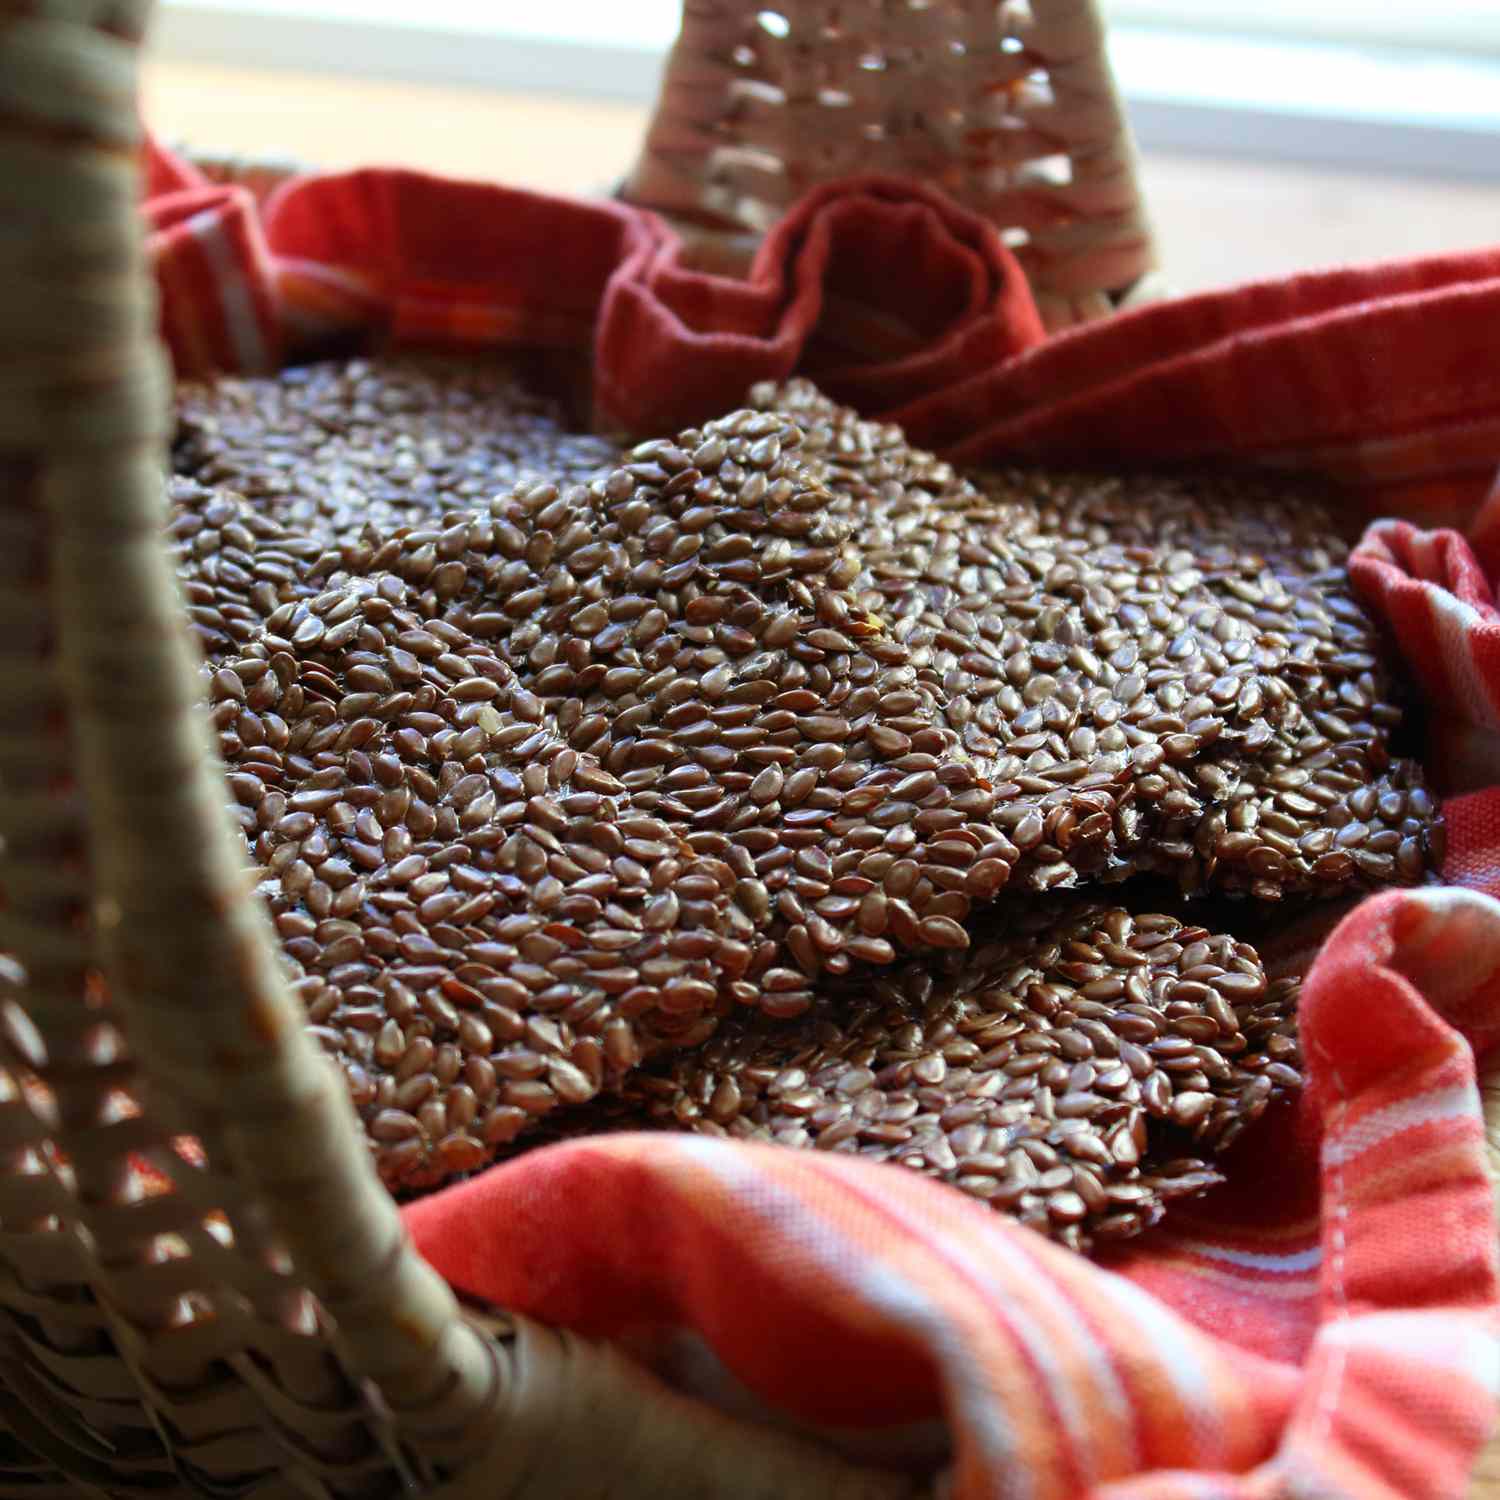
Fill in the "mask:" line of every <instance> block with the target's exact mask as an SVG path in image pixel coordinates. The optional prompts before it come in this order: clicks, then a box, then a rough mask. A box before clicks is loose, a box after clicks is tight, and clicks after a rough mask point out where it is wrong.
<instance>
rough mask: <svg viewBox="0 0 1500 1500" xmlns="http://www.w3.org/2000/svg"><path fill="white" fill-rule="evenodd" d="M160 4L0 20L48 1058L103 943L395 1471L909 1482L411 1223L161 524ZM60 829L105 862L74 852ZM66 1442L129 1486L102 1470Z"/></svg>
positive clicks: (886, 1498) (4, 681)
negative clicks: (149, 194) (718, 1406)
mask: <svg viewBox="0 0 1500 1500" xmlns="http://www.w3.org/2000/svg"><path fill="white" fill-rule="evenodd" d="M149 10H150V0H49V3H47V4H46V5H44V6H40V7H28V8H26V10H24V11H23V9H22V8H21V7H18V6H3V7H0V224H3V226H4V227H3V230H0V256H3V257H4V258H5V260H6V265H5V269H6V271H7V272H8V273H9V274H8V275H7V276H5V277H4V278H0V390H3V392H4V395H5V398H6V399H5V400H4V402H3V403H0V826H3V827H4V829H5V835H6V838H7V840H8V843H7V846H6V848H5V851H4V852H5V855H6V871H5V874H6V902H5V903H0V949H6V950H9V951H10V952H12V953H14V955H15V957H16V959H18V960H19V961H20V963H21V964H22V965H23V966H24V969H25V973H26V985H25V990H24V992H23V993H24V994H25V996H26V1001H27V1005H28V1009H29V1012H30V1021H29V1025H30V1028H31V1031H32V1032H33V1033H34V1034H35V1035H34V1041H35V1044H36V1046H37V1047H40V1048H42V1049H45V1048H46V1047H47V1045H48V1044H49V1042H51V1041H54V1040H65V1039H67V1037H68V1029H69V1027H70V1026H71V1027H72V1032H73V1034H74V1035H75V1036H76V1034H77V1033H78V1030H79V1022H78V1020H77V1017H78V1016H79V1015H80V1014H81V1013H83V1011H84V1006H83V1001H82V996H81V995H80V991H79V983H80V980H81V978H82V974H83V970H82V966H81V964H80V960H79V954H80V952H81V951H85V950H86V949H87V947H88V946H89V945H90V944H91V943H94V944H97V948H98V951H99V952H100V954H101V955H102V958H103V970H104V977H105V981H106V984H107V987H108V991H109V994H110V997H111V1000H112V1003H113V1004H114V1005H115V1006H116V1007H117V1008H118V1011H119V1013H120V1014H121V1015H122V1016H123V1018H124V1023H125V1030H126V1032H127V1035H128V1039H129V1045H130V1048H131V1051H132V1052H133V1054H134V1055H135V1058H136V1060H137V1062H138V1064H139V1067H140V1071H141V1077H142V1079H143V1082H144V1098H143V1100H142V1103H143V1104H144V1106H145V1107H146V1109H147V1110H148V1111H149V1112H151V1113H152V1114H159V1116H160V1117H161V1118H163V1119H166V1120H168V1121H169V1122H170V1124H171V1126H172V1128H173V1129H175V1130H179V1131H181V1132H182V1133H185V1134H190V1135H193V1136H196V1137H197V1138H198V1139H199V1140H200V1141H201V1142H202V1143H203V1146H204V1148H205V1151H206V1153H207V1156H208V1158H209V1161H210V1163H211V1165H212V1167H213V1168H214V1171H215V1173H216V1175H217V1179H218V1180H220V1181H222V1182H226V1183H229V1184H232V1185H233V1190H235V1191H236V1192H237V1194H238V1197H239V1198H240V1200H241V1201H240V1202H239V1203H238V1204H236V1205H233V1206H234V1207H238V1208H247V1207H248V1208H250V1209H251V1210H253V1211H258V1213H259V1214H260V1215H263V1216H264V1220H265V1223H266V1224H267V1226H268V1228H269V1230H270V1232H271V1234H272V1235H273V1236H274V1238H275V1239H276V1240H277V1241H278V1242H279V1244H280V1245H281V1247H283V1248H284V1250H285V1251H286V1252H287V1253H288V1254H289V1255H290V1257H291V1260H292V1262H293V1266H294V1274H295V1278H296V1280H297V1281H298V1282H299V1283H300V1284H301V1285H303V1286H305V1287H306V1288H307V1289H308V1290H309V1291H311V1292H312V1294H313V1295H314V1296H315V1297H316V1298H317V1299H318V1301H319V1302H320V1304H321V1305H322V1308H323V1310H324V1311H325V1312H326V1313H327V1314H328V1315H329V1318H330V1321H331V1323H332V1325H333V1328H332V1334H331V1337H332V1339H333V1341H334V1343H335V1345H336V1346H337V1347H338V1348H339V1349H340V1351H341V1353H342V1354H343V1356H344V1358H345V1362H346V1364H347V1366H348V1368H349V1369H350V1371H351V1373H353V1374H354V1375H355V1376H356V1377H357V1378H359V1379H360V1380H362V1381H365V1382H367V1383H368V1385H370V1386H372V1387H373V1388H374V1389H375V1391H376V1392H377V1393H378V1401H377V1402H376V1403H375V1408H376V1409H379V1408H383V1409H384V1410H385V1412H386V1413H388V1414H389V1421H390V1423H391V1425H392V1427H393V1429H394V1436H395V1438H396V1439H397V1442H398V1445H399V1449H400V1451H399V1453H397V1454H396V1455H395V1461H396V1462H397V1464H398V1465H399V1466H400V1467H402V1468H404V1469H406V1470H407V1471H408V1476H409V1477H411V1478H414V1479H416V1480H417V1481H420V1482H421V1483H423V1484H425V1485H426V1486H428V1487H431V1486H432V1485H433V1484H437V1486H438V1491H437V1492H438V1493H441V1494H444V1495H448V1496H453V1497H459V1496H463V1497H468V1496H473V1497H475V1500H480V1497H483V1500H501V1497H510V1500H523V1497H531V1500H552V1497H554V1496H556V1495H558V1494H561V1493H569V1494H582V1493H585V1492H587V1493H590V1494H597V1495H599V1496H600V1497H604V1496H606V1495H608V1496H612V1497H617V1500H628V1497H632V1496H641V1497H643V1500H644V1497H645V1496H656V1495H663V1494H683V1495H686V1494H690V1493H709V1492H711V1493H714V1494H716V1495H723V1496H725V1497H734V1500H772V1497H779V1496H787V1497H792V1500H802V1497H805V1500H822V1497H828V1500H898V1497H903V1496H909V1495H910V1494H912V1493H913V1490H912V1485H911V1483H910V1481H908V1480H906V1479H905V1478H902V1477H899V1476H898V1477H894V1478H893V1477H890V1476H886V1475H882V1474H878V1473H872V1472H867V1471H865V1470H863V1469H860V1468H857V1467H855V1466H852V1465H849V1464H847V1463H845V1462H843V1461H842V1460H840V1459H838V1458H836V1457H833V1456H831V1455H829V1454H828V1453H826V1452H823V1451H821V1450H820V1449H816V1448H814V1447H812V1446H811V1445H808V1444H805V1443H803V1442H801V1441H800V1440H797V1439H795V1438H791V1437H786V1436H784V1435H781V1434H773V1433H769V1432H765V1431H763V1430H761V1429H759V1428H753V1427H746V1426H743V1425H742V1424H740V1423H737V1422H733V1421H731V1420H730V1419H728V1418H726V1417H722V1416H719V1415H717V1414H714V1413H712V1412H710V1411H708V1410H707V1409H706V1408H702V1407H700V1406H697V1405H695V1404H693V1403H689V1402H686V1401H684V1400H683V1399H682V1398H680V1397H676V1396H673V1395H671V1394H670V1393H669V1392H667V1391H666V1390H665V1389H664V1388H662V1387H660V1386H659V1385H657V1384H656V1383H655V1382H654V1381H652V1380H651V1379H650V1378H649V1377H647V1376H645V1375H644V1374H643V1373H641V1372H639V1371H637V1370H634V1369H633V1368H632V1367H631V1366H629V1365H628V1364H627V1363H626V1362H624V1361H623V1360H621V1359H620V1358H619V1357H618V1356H615V1355H613V1354H611V1353H610V1352H609V1351H608V1350H605V1349H601V1348H598V1347H596V1346H592V1345H589V1344H586V1343H583V1342H581V1341H577V1340H572V1339H569V1338H566V1337H561V1336H557V1335H551V1334H546V1333H544V1332H543V1331H541V1330H539V1329H527V1330H523V1332H522V1333H521V1335H520V1336H519V1337H518V1338H514V1339H510V1340H496V1339H494V1338H492V1337H488V1336H485V1335H484V1334H482V1333H481V1331H480V1329H479V1327H478V1326H476V1324H475V1323H473V1322H471V1321H469V1320H467V1319H466V1318H465V1317H464V1316H463V1315H462V1314H461V1312H460V1309H459V1307H458V1305H457V1303H456V1301H455V1299H454V1297H453V1294H452V1292H451V1291H450V1290H449V1288H448V1287H447V1285H446V1284H445V1283H444V1282H443V1281H442V1279H441V1278H440V1277H439V1276H438V1275H437V1273H436V1272H434V1271H433V1270H432V1269H431V1268H430V1267H428V1266H427V1265H426V1264H425V1262H424V1261H422V1259H421V1258H420V1257H419V1256H418V1255H417V1254H416V1252H415V1250H414V1249H413V1247H412V1245H411V1244H410V1242H409V1240H408V1239H407V1236H406V1233H405V1230H404V1226H403V1224H402V1221H401V1218H400V1215H399V1213H398V1212H397V1209H396V1207H395V1204H394V1202H393V1200H392V1199H391V1197H390V1196H389V1194H388V1193H387V1192H386V1190H385V1189H384V1188H383V1187H382V1186H381V1184H380V1183H379V1181H378V1179H377V1177H376V1173H375V1169H374V1166H373V1163H372V1160H371V1157H370V1154H369V1152H368V1150H367V1148H366V1145H365V1143H364V1140H363V1137H362V1135H361V1132H360V1131H359V1129H358V1126H357V1123H356V1120H355V1116H354V1110H353V1106H352V1104H351V1102H350V1100H349V1097H348V1094H347V1091H346V1089H345V1087H344V1084H343V1082H342V1080H341V1079H340V1078H339V1076H338V1074H337V1073H336V1071H335V1069H334V1067H333V1065H332V1064H331V1063H330V1062H329V1061H328V1060H327V1059H325V1058H324V1057H323V1055H322V1054H321V1052H320V1051H319V1049H318V1048H317V1047H316V1045H315V1044H314V1042H313V1041H312V1040H311V1039H310V1038H309V1037H308V1036H307V1034H306V1033H305V1031H304V1029H303V1016H302V1013H301V1010H300V1007H299V1006H298V1004H297V1002H296V1001H295V999H294V997H293V996H292V994H291V992H290V990H289V988H288V986H287V984H286V982H285V980H284V978H283V975H282V972H281V970H280V967H279V961H278V952H277V949H276V946H275V943H274V941H273V937H272V933H271V928H270V924H269V922H268V921H267V920H266V917H265V914H264V912H263V909H262V908H261V906H260V904H259V902H257V901H256V900H254V899H253V896H252V893H251V891H250V890H249V888H248V885H247V873H246V866H245V861H244V858H243V855H242V851H241V849H240V848H239V847H238V844H237V839H236V835H235V833H234V830H233V828H232V825H231V823H230V820H229V815H228V811H227V806H226V795H225V788H224V783H223V776H222V770H221V767H220V764H219V762H218V758H217V756H216V754H215V753H214V746H213V742H212V739H211V735H210V729H209V722H208V717H207V714H206V712H205V710H204V708H203V706H202V701H201V700H202V683H201V681H200V676H199V672H198V670H197V666H196V653H195V650H194V648H193V646H192V644H191V642H190V639H189V636H188V631H187V615H186V611H185V607H184V601H183V599H182V596H181V594H180V592H179V589H178V587H177V584H176V582H175V579H174V576H173V573H172V569H171V566H170V562H169V558H168V553H167V548H166V541H165V537H164V535H163V527H162V522H163V517H164V509H165V506H164V486H163V482H162V477H163V469H164V443H165V435H166V433H167V431H168V423H169V418H170V404H169V399H168V393H169V389H170V375H169V372H168V369H167V365H166V360H165V355H164V351H163V350H162V348H161V347H160V344H159V341H158V338H157V334H156V300H155V294H154V288H153V284H152V279H151V277H150V275H149V274H148V268H147V266H146V264H145V261H144V256H143V253H142V232H141V226H140V222H139V212H138V206H137V205H138V193H139V180H138V152H139V145H140V142H139V139H138V127H137V123H136V102H135V101H136V53H137V50H138V44H139V42H140V39H141V34H142V31H143V29H144V26H145V23H146V20H147V16H148V14H149ZM74 782H76V788H74V787H73V786H72V783H74ZM75 790H76V793H77V794H81V795H74V791H75ZM70 842H71V844H72V845H73V846H74V847H75V848H76V849H77V851H78V852H79V854H80V855H81V854H84V853H85V852H86V855H87V860H86V861H85V860H83V859H79V860H77V861H75V862H73V863H71V864H65V865H64V866H63V867H62V868H61V870H59V868H58V860H57V858H56V852H57V850H58V848H66V847H67V846H68V845H69V843H70ZM7 962H8V961H7ZM6 978H7V972H6V971H5V970H0V981H4V980H5V979H6ZM80 1182H82V1176H81V1175H80ZM28 1430H29V1429H28ZM39 1441H40V1440H39ZM46 1446H47V1452H48V1453H49V1454H51V1455H52V1456H53V1457H54V1460H55V1461H56V1462H57V1463H58V1464H59V1465H60V1466H61V1467H62V1468H63V1469H64V1470H65V1471H66V1472H68V1473H70V1474H71V1475H72V1477H73V1478H74V1479H75V1480H76V1481H78V1482H80V1483H81V1484H84V1485H85V1486H87V1485H90V1484H92V1485H95V1486H96V1487H98V1488H99V1491H100V1492H101V1493H102V1489H103V1488H104V1487H108V1486H109V1479H110V1471H109V1468H108V1462H107V1460H104V1461H101V1462H102V1464H103V1466H102V1467H101V1462H91V1464H90V1463H85V1462H84V1460H83V1459H82V1458H79V1457H78V1456H77V1455H73V1454H72V1453H71V1450H69V1451H66V1452H65V1451H64V1450H65V1449H67V1448H68V1445H67V1444H66V1443H64V1442H62V1441H61V1440H58V1441H56V1442H54V1441H53V1440H52V1439H51V1438H47V1439H46ZM121 1482H122V1483H125V1482H126V1481H125V1480H121Z"/></svg>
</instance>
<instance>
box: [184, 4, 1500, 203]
mask: <svg viewBox="0 0 1500 1500" xmlns="http://www.w3.org/2000/svg"><path fill="white" fill-rule="evenodd" d="M769 3H770V0H768V4H769ZM1106 5H1107V8H1108V10H1109V12H1110V14H1111V16H1112V17H1113V21H1112V26H1111V50H1112V54H1113V57H1114V62H1115V69H1116V73H1117V75H1118V77H1119V81H1120V86H1121V89H1122V91H1123V93H1124V95H1125V98H1126V101H1127V105H1128V108H1129V114H1130V121H1131V125H1132V127H1133V129H1134V131H1135V134H1136V137H1137V139H1138V140H1139V142H1140V144H1141V145H1142V147H1143V148H1144V149H1146V150H1148V151H1150V150H1159V151H1193V152H1203V153H1209V154H1215V155H1227V156H1239V157H1250V158H1256V159H1259V160H1273V161H1291V162H1302V163H1308V164H1318V165H1337V166H1348V167H1357V168H1362V169H1370V170H1383V171H1388V172H1396V173H1411V174H1415V175H1424V176H1434V175H1437V176H1445V177H1455V178H1458V177H1463V178H1473V179H1480V180H1489V181H1500V0H1426V3H1425V4H1420V5H1409V6H1397V5H1394V4H1392V5H1388V6H1387V5H1382V4H1380V3H1379V0H1106ZM1491 9H1493V12H1494V13H1493V15H1489V14H1485V13H1484V12H1486V11H1489V10H1491ZM676 13H677V0H548V3H547V4H545V5H538V4H536V3H535V0H423V3H422V4H421V5H418V6H413V5H411V4H410V3H409V0H402V3H400V4H397V3H396V0H165V3H164V4H163V5H162V6H161V8H160V13H159V15H158V17H157V22H156V35H155V41H156V47H157V52H158V55H161V56H164V57H167V58H169V59H173V60H178V61H198V62H212V63H220V64H238V65H241V66H246V67H261V68H287V69H300V70H308V69H311V70H314V71H322V72H329V73H342V74H356V75H361V76H367V77H381V78H387V79H396V80H401V81H412V82H421V83H430V84H441V85H451V86H480V87H488V88H494V89H502V90H508V91H527V90H530V91H539V92H544V93H551V94H563V95H573V96H576V97H593V98H615V99H627V100H637V101H647V100H650V99H651V98H652V97H653V96H654V93H655V89H656V84H657V80H658V77H659V75H660V67H661V60H662V55H663V53H664V51H665V49H666V46H667V45H668V44H669V42H670V39H671V36H672V34H673V32H674V30H675V16H676ZM1377 13H1378V14H1377ZM1362 16H1363V17H1366V18H1368V20H1369V24H1368V25H1361V24H1359V23H1360V19H1361V17H1362ZM1187 18H1191V19H1192V22H1193V26H1192V28H1191V29H1189V28H1188V27H1186V26H1185V25H1184V24H1183V22H1184V20H1185V19H1187ZM1372 38H1373V40H1372ZM1356 43H1357V44H1356ZM268 123H270V124H271V125H272V126H274V122H268ZM277 144H280V143H276V142H272V141H269V140H268V142H267V146H268V147H271V146H274V145H277Z"/></svg>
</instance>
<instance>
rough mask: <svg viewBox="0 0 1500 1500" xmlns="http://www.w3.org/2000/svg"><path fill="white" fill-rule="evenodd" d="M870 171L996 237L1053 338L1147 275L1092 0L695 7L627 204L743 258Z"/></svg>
mask: <svg viewBox="0 0 1500 1500" xmlns="http://www.w3.org/2000/svg"><path fill="white" fill-rule="evenodd" d="M868 172H879V173H887V174H891V175H894V176H901V177H914V178H917V179H919V180H921V181H924V182H927V183H930V184H933V185H935V186H937V187H940V188H942V189H944V190H945V191H946V192H948V193H949V194H950V195H951V196H953V197H955V198H957V199H958V200H960V201H961V202H963V203H965V204H967V205H968V206H969V207H971V208H973V209H975V210H977V211H978V212H980V213H982V214H983V215H984V216H985V217H987V218H988V219H990V220H991V221H992V222H993V223H995V224H996V225H998V226H1000V227H1001V228H1002V229H1004V230H1005V231H1006V232H1007V235H1008V237H1009V238H1011V239H1012V240H1013V241H1015V243H1016V246H1017V251H1018V254H1019V256H1020V258H1021V261H1022V264H1023V265H1024V267H1025V269H1026V272H1027V275H1028V277H1029V278H1030V280H1031V283H1032V287H1033V290H1034V291H1035V292H1036V295H1037V300H1038V303H1039V305H1040V307H1041V309H1042V314H1043V317H1044V318H1045V319H1046V321H1047V323H1048V325H1049V326H1052V327H1060V326H1066V325H1068V324H1071V323H1075V322H1079V321H1083V320H1086V319H1090V318H1094V317H1098V316H1101V315H1103V314H1105V313H1107V312H1108V311H1110V310H1111V307H1112V306H1113V299H1114V298H1115V297H1117V296H1118V295H1120V294H1123V293H1125V292H1127V291H1128V290H1129V289H1130V288H1131V287H1132V286H1133V285H1134V284H1135V283H1136V282H1137V281H1138V280H1140V278H1141V277H1143V276H1144V275H1145V274H1146V273H1147V272H1148V271H1149V270H1150V269H1151V267H1152V265H1153V264H1154V252H1153V249H1152V245H1151V237H1150V232H1149V229H1148V227H1147V224H1146V219H1145V213H1144V209H1143V207H1142V204H1141V200H1140V194H1139V189H1138V187H1137V183H1136V169H1135V156H1134V151H1133V148H1132V146H1131V143H1130V138H1129V134H1128V131H1127V130H1126V128H1125V123H1124V119H1123V116H1122V113H1121V108H1120V101H1119V98H1118V96H1117V94H1116V92H1115V89H1114V84H1113V80H1112V78H1111V75H1110V71H1109V66H1108V63H1107V61H1106V58H1105V55H1104V40H1103V28H1102V23H1101V21H1100V18H1099V14H1098V10H1097V7H1096V5H1095V3H1094V0H1033V3H1032V4H1031V6H1030V7H1029V8H1028V7H1027V6H1026V5H1025V4H1024V3H1022V0H1006V3H1004V4H1001V5H999V6H998V7H997V5H996V4H995V0H779V3H778V4H777V6H776V7H775V8H774V9H766V10H760V11H757V10H756V9H755V8H754V7H750V6H745V5H742V4H739V3H736V0H690V3H689V4H687V5H686V6H685V7H684V14H683V27H682V34H681V37H680V38H679V40H678V42H677V45H676V47H675V48H674V49H673V52H672V55H671V58H670V60H669V62H668V65H667V72H666V76H665V81H664V83H663V88H662V95H661V99H660V102H659V105H658V108H657V113H656V117H655V120H654V122H653V124H652V127H651V130H650V133H649V135H648V137H647V141H646V146H645V150H644V151H643V153H642V155H641V158H640V161H639V162H638V163H637V165H636V168H635V171H634V173H633V174H632V176H631V178H630V180H629V183H628V184H627V187H626V196H627V197H628V198H630V199H631V200H633V201H634V202H637V203H640V204H643V205H645V206H647V207H650V208H655V209H658V210H660V211H662V212H663V213H665V214H667V215H669V216H670V217H673V218H675V219H676V220H678V221H679V222H680V223H681V224H684V225H688V226H696V227H697V230H698V238H699V247H700V256H702V257H703V258H709V259H713V260H716V261H718V262H720V263H726V262H727V263H733V262H734V261H735V260H736V258H740V259H742V258H743V256H744V254H745V252H746V251H747V249H748V248H749V247H750V246H751V245H752V244H753V235H754V234H755V233H758V232H760V231H762V230H764V229H765V228H766V227H767V225H768V224H770V223H771V222H772V221H773V220H774V219H775V218H776V217H777V215H778V214H780V213H781V212H782V211H783V210H784V209H785V208H786V207H787V206H788V205H789V204H791V203H792V202H794V201H795V200H796V199H797V198H798V197H799V196H800V195H801V194H802V193H804V192H805V191H806V190H807V189H808V188H810V187H812V186H814V185H815V184H817V183H819V182H823V181H826V180H829V179H831V178H835V177H840V176H845V175H850V174H858V173H868Z"/></svg>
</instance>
